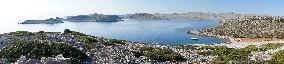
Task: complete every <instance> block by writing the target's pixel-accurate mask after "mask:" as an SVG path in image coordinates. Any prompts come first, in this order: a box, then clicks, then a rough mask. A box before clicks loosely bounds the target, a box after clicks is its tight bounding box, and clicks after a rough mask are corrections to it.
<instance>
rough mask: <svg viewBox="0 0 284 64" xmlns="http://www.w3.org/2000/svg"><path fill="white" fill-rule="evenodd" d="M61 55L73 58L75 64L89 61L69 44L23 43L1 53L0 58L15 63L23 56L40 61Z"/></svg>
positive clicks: (82, 53)
mask: <svg viewBox="0 0 284 64" xmlns="http://www.w3.org/2000/svg"><path fill="white" fill-rule="evenodd" d="M59 54H62V55H63V56H64V57H65V58H71V62H72V63H75V64H78V63H82V62H83V61H85V60H86V59H88V56H87V55H86V54H85V53H84V52H82V51H80V50H78V49H77V48H75V47H73V46H72V45H70V44H67V43H55V42H40V41H22V42H18V43H17V44H15V45H14V46H11V47H7V48H5V49H4V50H2V51H0V56H1V57H2V58H7V59H8V60H9V61H10V62H15V61H16V60H17V59H18V58H20V56H21V55H24V56H26V57H27V58H30V59H40V58H42V57H55V56H56V55H59Z"/></svg>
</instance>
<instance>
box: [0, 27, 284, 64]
mask: <svg viewBox="0 0 284 64" xmlns="http://www.w3.org/2000/svg"><path fill="white" fill-rule="evenodd" d="M0 45H1V47H0V63H1V64H2V63H3V64H10V63H16V64H17V63H19V64H70V63H72V64H106V63H109V64H114V63H118V64H133V63H142V64H145V63H146V64H149V63H161V64H166V63H185V64H187V63H209V64H211V63H212V64H220V63H221V64H227V63H233V64H235V63H238V64H239V63H241V64H259V63H261V64H262V63H264V64H277V63H281V64H282V63H284V61H283V58H284V54H283V52H284V50H283V49H284V46H283V44H281V43H274V44H263V45H250V46H247V47H243V48H229V47H227V46H219V45H206V44H204V45H159V44H145V43H138V42H130V41H125V40H116V39H106V38H102V37H96V36H90V35H85V34H83V33H79V32H75V31H70V30H68V29H66V30H65V31H64V32H63V33H60V32H44V31H39V32H27V31H16V32H10V33H5V34H0Z"/></svg>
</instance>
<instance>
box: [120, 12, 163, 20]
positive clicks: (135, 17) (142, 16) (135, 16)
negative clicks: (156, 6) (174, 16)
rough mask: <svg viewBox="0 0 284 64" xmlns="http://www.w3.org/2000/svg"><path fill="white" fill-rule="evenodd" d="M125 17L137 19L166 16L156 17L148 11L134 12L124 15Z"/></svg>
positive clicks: (153, 18) (160, 18)
mask: <svg viewBox="0 0 284 64" xmlns="http://www.w3.org/2000/svg"><path fill="white" fill-rule="evenodd" d="M125 18H127V19H137V20H165V19H166V18H162V17H158V16H156V15H154V14H149V13H135V14H127V15H125Z"/></svg>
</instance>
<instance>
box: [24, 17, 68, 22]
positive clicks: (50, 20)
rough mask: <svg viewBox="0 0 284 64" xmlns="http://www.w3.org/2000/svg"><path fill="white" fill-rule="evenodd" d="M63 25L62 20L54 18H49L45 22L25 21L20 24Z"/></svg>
mask: <svg viewBox="0 0 284 64" xmlns="http://www.w3.org/2000/svg"><path fill="white" fill-rule="evenodd" d="M57 23H64V22H63V21H62V18H59V17H56V19H53V18H50V19H46V20H26V21H24V22H22V23H20V24H57Z"/></svg>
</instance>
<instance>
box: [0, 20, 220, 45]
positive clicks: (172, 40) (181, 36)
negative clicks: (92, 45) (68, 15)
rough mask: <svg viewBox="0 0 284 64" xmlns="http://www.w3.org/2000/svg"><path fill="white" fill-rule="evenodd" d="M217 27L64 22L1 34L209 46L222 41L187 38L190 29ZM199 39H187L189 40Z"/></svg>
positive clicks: (7, 28)
mask: <svg viewBox="0 0 284 64" xmlns="http://www.w3.org/2000/svg"><path fill="white" fill-rule="evenodd" d="M216 24H218V21H216V20H194V19H184V20H131V19H125V21H120V22H65V23H62V24H17V23H13V24H2V25H0V27H1V29H0V33H7V32H12V31H13V32H14V31H19V30H24V31H31V32H37V31H46V32H47V31H51V32H63V30H64V29H70V30H73V31H78V32H82V33H85V34H89V35H93V36H99V37H105V38H111V39H123V40H129V41H136V42H145V43H159V44H166V45H183V44H211V43H220V42H223V41H224V39H220V38H214V37H205V36H195V35H189V34H187V33H186V32H187V31H189V30H197V29H203V28H207V27H211V26H215V25H216ZM192 37H194V38H199V40H190V38H192Z"/></svg>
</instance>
